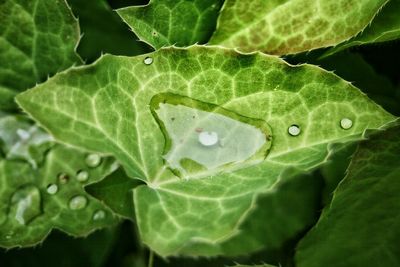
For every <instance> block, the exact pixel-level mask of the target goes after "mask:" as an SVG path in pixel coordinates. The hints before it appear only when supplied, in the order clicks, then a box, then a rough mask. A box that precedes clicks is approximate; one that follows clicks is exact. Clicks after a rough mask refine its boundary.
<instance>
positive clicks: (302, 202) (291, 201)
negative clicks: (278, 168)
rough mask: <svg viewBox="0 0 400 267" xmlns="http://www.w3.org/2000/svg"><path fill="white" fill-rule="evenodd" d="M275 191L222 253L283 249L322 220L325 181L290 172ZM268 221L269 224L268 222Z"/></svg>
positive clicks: (264, 197)
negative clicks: (321, 205)
mask: <svg viewBox="0 0 400 267" xmlns="http://www.w3.org/2000/svg"><path fill="white" fill-rule="evenodd" d="M281 176H282V177H284V178H285V179H283V180H282V181H280V182H279V183H278V184H277V185H276V186H275V190H273V191H270V192H268V193H266V194H261V195H260V196H259V197H258V199H257V202H256V204H255V208H254V209H253V210H252V211H251V213H250V214H249V216H248V218H246V220H244V221H243V223H242V224H241V226H240V229H239V233H238V234H237V235H236V236H234V237H233V238H231V239H229V240H227V241H225V242H223V243H222V244H221V245H220V246H219V251H218V250H217V252H218V253H219V254H223V255H238V254H239V255H247V254H249V253H251V252H254V251H259V250H261V249H263V248H268V250H273V249H281V248H282V246H283V245H284V244H283V243H284V242H287V241H288V240H290V239H293V238H295V237H296V236H297V235H299V234H300V233H302V232H303V231H305V230H306V229H307V228H309V227H310V226H311V225H313V224H314V223H315V222H316V221H317V219H318V211H319V208H320V191H321V188H322V180H321V179H318V177H315V176H312V175H309V174H301V173H300V174H299V173H298V171H296V170H294V169H288V170H287V171H286V172H285V173H283V174H282V175H281ZM266 222H268V223H266Z"/></svg>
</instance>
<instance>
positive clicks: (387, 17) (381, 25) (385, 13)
mask: <svg viewBox="0 0 400 267" xmlns="http://www.w3.org/2000/svg"><path fill="white" fill-rule="evenodd" d="M399 14H400V0H390V1H389V3H388V4H387V5H386V6H384V7H383V9H382V10H381V11H380V13H379V14H378V15H377V16H376V18H375V19H374V20H373V21H372V22H371V25H369V26H368V27H367V28H366V29H365V30H364V31H363V32H361V33H360V34H359V35H357V36H356V37H354V38H352V39H350V40H348V41H347V42H344V43H342V44H339V45H338V46H337V47H334V48H331V49H330V50H328V51H327V52H326V53H325V56H329V55H332V54H334V53H337V52H339V51H342V50H344V49H347V48H349V47H352V46H357V45H365V44H373V43H381V42H387V41H392V40H396V39H399V38H400V16H399Z"/></svg>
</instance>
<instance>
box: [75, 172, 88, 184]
mask: <svg viewBox="0 0 400 267" xmlns="http://www.w3.org/2000/svg"><path fill="white" fill-rule="evenodd" d="M76 179H77V180H78V181H79V182H86V181H87V180H88V179H89V173H88V172H87V171H84V170H80V171H78V172H77V173H76Z"/></svg>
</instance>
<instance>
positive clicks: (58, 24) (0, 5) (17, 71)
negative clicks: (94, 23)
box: [0, 0, 80, 109]
mask: <svg viewBox="0 0 400 267" xmlns="http://www.w3.org/2000/svg"><path fill="white" fill-rule="evenodd" d="M0 20H1V23H0V62H1V65H0V87H1V88H8V89H9V90H12V91H15V92H18V91H23V90H25V89H27V88H29V87H32V86H34V85H35V84H36V83H37V82H42V81H44V80H45V79H46V78H47V76H48V75H53V74H55V73H57V72H58V71H61V70H64V69H66V68H68V67H70V66H72V65H73V64H74V63H77V62H80V59H79V58H78V56H77V55H76V54H75V46H76V44H77V42H78V40H79V29H78V24H77V21H76V20H75V18H74V17H73V16H72V13H71V11H70V9H69V7H68V6H67V4H66V2H65V1H64V0H3V1H1V2H0ZM1 91H2V92H3V91H4V90H3V89H2V90H1ZM0 96H2V95H0ZM10 100H11V99H10ZM1 104H2V106H1V107H0V109H3V105H5V106H4V107H5V108H7V107H8V109H9V108H10V106H11V105H12V103H3V100H2V101H1Z"/></svg>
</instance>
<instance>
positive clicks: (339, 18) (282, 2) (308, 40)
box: [210, 0, 388, 55]
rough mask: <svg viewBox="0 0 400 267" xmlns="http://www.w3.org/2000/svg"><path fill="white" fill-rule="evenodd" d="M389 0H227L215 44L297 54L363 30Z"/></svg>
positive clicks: (219, 19) (331, 44) (214, 36)
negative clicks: (249, 0)
mask: <svg viewBox="0 0 400 267" xmlns="http://www.w3.org/2000/svg"><path fill="white" fill-rule="evenodd" d="M386 2H388V0H274V1H263V0H256V1H251V2H250V3H249V2H247V1H239V0H226V1H225V3H224V6H223V8H222V11H221V14H220V16H219V18H218V24H217V30H216V32H215V33H214V35H213V37H212V38H211V40H210V43H211V44H220V45H223V46H226V47H232V48H239V49H240V50H242V51H249V52H251V51H257V50H260V51H263V52H266V53H269V54H278V55H283V54H293V53H298V52H303V51H308V50H312V49H316V48H320V47H328V46H333V45H336V44H338V43H341V42H343V41H346V40H348V39H349V38H351V37H353V36H354V35H356V34H357V33H359V32H360V31H362V30H363V29H364V28H365V27H366V26H367V25H368V24H369V23H370V22H371V20H372V19H373V18H374V16H375V14H376V13H377V12H378V10H379V9H380V8H381V7H382V6H383V5H384V4H385V3H386Z"/></svg>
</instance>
